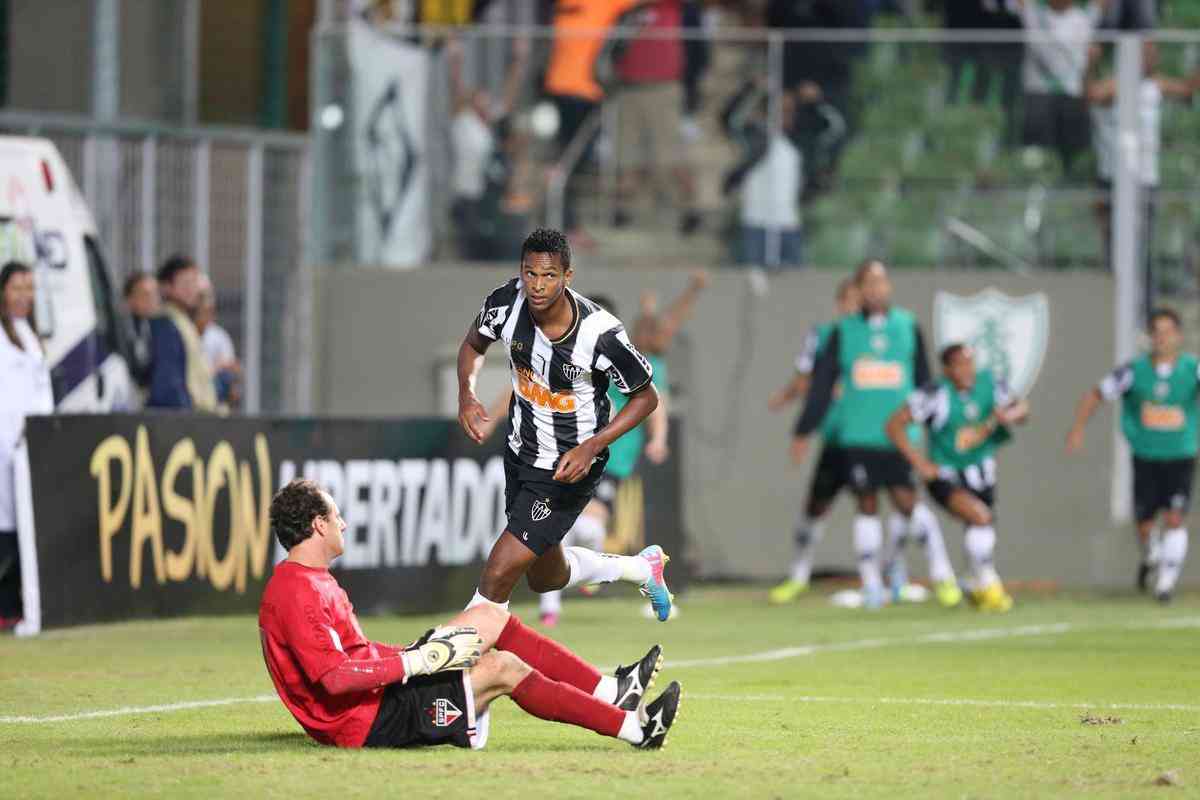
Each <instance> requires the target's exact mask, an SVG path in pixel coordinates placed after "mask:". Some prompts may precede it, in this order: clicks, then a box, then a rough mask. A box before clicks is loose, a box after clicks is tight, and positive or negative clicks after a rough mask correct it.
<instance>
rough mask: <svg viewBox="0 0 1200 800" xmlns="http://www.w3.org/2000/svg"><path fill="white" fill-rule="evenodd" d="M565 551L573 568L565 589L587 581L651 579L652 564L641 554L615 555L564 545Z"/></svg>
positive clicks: (636, 580) (641, 581) (634, 581)
mask: <svg viewBox="0 0 1200 800" xmlns="http://www.w3.org/2000/svg"><path fill="white" fill-rule="evenodd" d="M563 553H564V554H565V555H566V557H567V566H568V567H569V568H570V570H571V575H570V577H569V578H567V585H566V586H564V587H563V588H564V589H570V588H571V587H572V586H579V585H581V584H586V583H612V582H613V581H629V582H630V583H645V582H646V581H648V580H650V564H649V563H648V562H647V561H646V559H644V558H641V557H640V556H614V555H608V554H606V553H597V552H596V551H595V550H588V549H587V548H586V547H564V548H563Z"/></svg>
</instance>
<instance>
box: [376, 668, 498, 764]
mask: <svg viewBox="0 0 1200 800" xmlns="http://www.w3.org/2000/svg"><path fill="white" fill-rule="evenodd" d="M437 744H452V745H454V746H455V747H472V746H474V747H482V743H481V742H480V741H479V735H478V731H477V729H476V720H475V697H474V694H473V692H472V690H471V679H470V677H469V676H468V674H467V673H466V672H463V671H459V670H456V671H454V672H441V673H437V674H434V675H420V676H418V677H416V678H410V679H409V680H408V682H407V683H393V684H390V685H389V686H388V687H387V688H386V689H384V690H383V700H382V701H381V702H380V703H379V712H378V713H377V714H376V715H375V722H373V723H372V724H371V731H370V733H368V734H367V740H366V741H365V742H363V747H429V746H431V745H437Z"/></svg>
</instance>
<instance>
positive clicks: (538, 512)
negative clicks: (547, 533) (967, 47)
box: [529, 500, 550, 522]
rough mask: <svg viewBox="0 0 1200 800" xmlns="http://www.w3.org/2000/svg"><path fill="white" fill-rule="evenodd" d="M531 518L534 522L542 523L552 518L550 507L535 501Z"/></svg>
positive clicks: (542, 502) (530, 514)
mask: <svg viewBox="0 0 1200 800" xmlns="http://www.w3.org/2000/svg"><path fill="white" fill-rule="evenodd" d="M529 516H530V518H532V519H533V521H534V522H541V521H542V520H544V519H545V518H546V517H548V516H550V506H549V505H548V504H547V503H545V502H544V501H542V500H534V501H533V509H532V510H531V511H530V512H529Z"/></svg>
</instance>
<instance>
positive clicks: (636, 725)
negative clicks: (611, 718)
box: [617, 711, 645, 744]
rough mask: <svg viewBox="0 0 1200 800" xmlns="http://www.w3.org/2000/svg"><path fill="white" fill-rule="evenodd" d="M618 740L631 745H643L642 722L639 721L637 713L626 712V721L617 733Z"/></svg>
mask: <svg viewBox="0 0 1200 800" xmlns="http://www.w3.org/2000/svg"><path fill="white" fill-rule="evenodd" d="M617 738H618V739H620V740H621V741H623V742H629V743H630V744H641V743H642V739H643V738H645V737H643V736H642V721H641V720H640V719H638V714H637V712H636V711H626V712H625V719H624V721H623V722H621V730H619V731H617Z"/></svg>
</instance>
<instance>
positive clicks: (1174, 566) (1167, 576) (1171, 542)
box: [1154, 528, 1188, 594]
mask: <svg viewBox="0 0 1200 800" xmlns="http://www.w3.org/2000/svg"><path fill="white" fill-rule="evenodd" d="M1187 549H1188V535H1187V528H1172V529H1171V530H1169V531H1166V532H1164V533H1163V535H1162V558H1161V559H1160V560H1159V562H1158V585H1157V586H1155V587H1154V591H1156V592H1158V593H1160V594H1162V593H1164V592H1169V591H1171V590H1172V589H1174V588H1175V582H1176V581H1177V580H1179V573H1180V572H1182V571H1183V560H1184V559H1185V558H1187Z"/></svg>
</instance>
